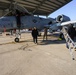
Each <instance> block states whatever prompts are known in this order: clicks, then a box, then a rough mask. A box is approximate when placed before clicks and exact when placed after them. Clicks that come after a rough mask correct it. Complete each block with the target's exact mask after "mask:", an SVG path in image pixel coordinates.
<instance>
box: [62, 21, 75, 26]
mask: <svg viewBox="0 0 76 75" xmlns="http://www.w3.org/2000/svg"><path fill="white" fill-rule="evenodd" d="M69 24H74V25H75V24H76V21H67V22H63V23H61V26H67V25H69Z"/></svg>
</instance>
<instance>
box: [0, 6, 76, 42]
mask: <svg viewBox="0 0 76 75" xmlns="http://www.w3.org/2000/svg"><path fill="white" fill-rule="evenodd" d="M25 13H27V15H26V14H25ZM64 22H65V23H64ZM69 23H76V21H74V22H72V21H70V18H69V17H68V16H65V15H59V16H58V17H57V18H55V19H54V18H46V19H45V18H41V17H37V16H34V15H32V14H31V13H29V12H28V11H27V10H26V9H24V8H23V7H20V6H18V5H17V6H16V8H14V10H13V11H9V13H7V15H4V16H3V17H1V18H0V31H3V30H4V28H6V30H9V29H19V30H20V29H30V28H33V27H36V28H37V29H38V30H42V29H44V27H48V28H49V30H50V32H54V31H57V30H58V29H60V30H61V29H62V26H65V25H68V24H69ZM15 42H19V38H18V37H16V38H15Z"/></svg>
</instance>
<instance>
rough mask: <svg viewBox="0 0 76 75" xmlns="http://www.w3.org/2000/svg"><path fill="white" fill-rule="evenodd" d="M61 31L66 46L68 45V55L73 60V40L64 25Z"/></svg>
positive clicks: (74, 46)
mask: <svg viewBox="0 0 76 75" xmlns="http://www.w3.org/2000/svg"><path fill="white" fill-rule="evenodd" d="M62 33H63V35H64V38H65V40H66V46H67V47H68V49H69V52H70V55H71V57H72V60H75V58H74V50H75V49H76V44H75V42H74V41H73V40H72V39H71V38H70V36H69V34H68V32H67V30H66V28H65V27H63V28H62Z"/></svg>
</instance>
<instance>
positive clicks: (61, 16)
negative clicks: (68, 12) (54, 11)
mask: <svg viewBox="0 0 76 75" xmlns="http://www.w3.org/2000/svg"><path fill="white" fill-rule="evenodd" d="M66 21H70V18H69V17H68V16H65V15H59V16H58V17H57V18H56V22H58V23H61V22H66Z"/></svg>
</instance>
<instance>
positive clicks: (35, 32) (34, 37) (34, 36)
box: [32, 27, 38, 44]
mask: <svg viewBox="0 0 76 75" xmlns="http://www.w3.org/2000/svg"><path fill="white" fill-rule="evenodd" d="M32 37H33V42H34V43H35V44H38V42H37V37H38V30H37V28H36V27H34V28H33V29H32Z"/></svg>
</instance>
